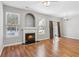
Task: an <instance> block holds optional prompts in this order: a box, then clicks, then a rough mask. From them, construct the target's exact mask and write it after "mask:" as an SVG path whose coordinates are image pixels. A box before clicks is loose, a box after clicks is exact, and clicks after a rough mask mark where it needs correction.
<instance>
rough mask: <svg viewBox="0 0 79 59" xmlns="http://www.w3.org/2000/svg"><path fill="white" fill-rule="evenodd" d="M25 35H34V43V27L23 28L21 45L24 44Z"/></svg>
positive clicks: (35, 31)
mask: <svg viewBox="0 0 79 59" xmlns="http://www.w3.org/2000/svg"><path fill="white" fill-rule="evenodd" d="M26 33H35V41H37V30H36V27H25V28H23V43H25V34H26Z"/></svg>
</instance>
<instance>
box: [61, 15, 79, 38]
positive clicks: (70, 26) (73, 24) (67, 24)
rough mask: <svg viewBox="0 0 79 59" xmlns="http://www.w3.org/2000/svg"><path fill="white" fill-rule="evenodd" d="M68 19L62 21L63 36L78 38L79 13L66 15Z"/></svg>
mask: <svg viewBox="0 0 79 59" xmlns="http://www.w3.org/2000/svg"><path fill="white" fill-rule="evenodd" d="M68 19H69V20H68V21H63V36H65V37H68V38H74V39H79V15H74V16H70V17H68Z"/></svg>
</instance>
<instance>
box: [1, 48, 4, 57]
mask: <svg viewBox="0 0 79 59" xmlns="http://www.w3.org/2000/svg"><path fill="white" fill-rule="evenodd" d="M3 48H4V47H2V49H1V50H0V56H1V54H2V51H3Z"/></svg>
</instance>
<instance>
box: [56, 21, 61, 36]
mask: <svg viewBox="0 0 79 59" xmlns="http://www.w3.org/2000/svg"><path fill="white" fill-rule="evenodd" d="M57 26H58V37H61V32H60V22H57Z"/></svg>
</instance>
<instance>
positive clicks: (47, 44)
mask: <svg viewBox="0 0 79 59" xmlns="http://www.w3.org/2000/svg"><path fill="white" fill-rule="evenodd" d="M1 57H79V40H75V39H70V38H59V42H55V43H54V41H53V40H50V39H47V40H42V41H40V42H36V43H33V44H28V45H22V44H20V45H13V46H8V47H5V48H4V49H3V51H2V54H1Z"/></svg>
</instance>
